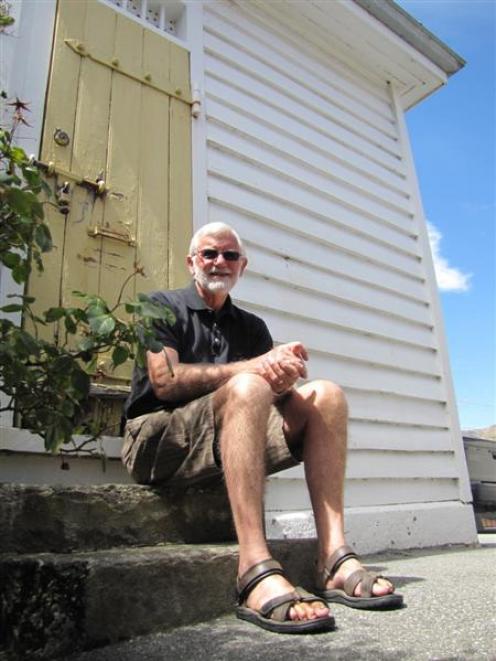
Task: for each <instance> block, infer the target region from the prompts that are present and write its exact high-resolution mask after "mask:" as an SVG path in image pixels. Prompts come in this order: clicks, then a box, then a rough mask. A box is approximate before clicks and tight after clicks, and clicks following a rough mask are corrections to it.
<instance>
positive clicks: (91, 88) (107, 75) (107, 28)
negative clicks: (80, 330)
mask: <svg viewBox="0 0 496 661" xmlns="http://www.w3.org/2000/svg"><path fill="white" fill-rule="evenodd" d="M115 23H116V15H115V12H114V11H112V10H111V9H110V8H108V7H105V6H103V5H101V4H99V3H93V4H92V5H91V6H90V9H89V11H88V13H87V16H86V25H85V36H84V43H85V47H86V49H87V51H88V52H89V53H91V54H92V55H94V56H97V57H99V58H101V59H103V60H106V61H108V60H110V57H111V55H112V51H113V43H114V37H115ZM111 78H112V71H111V69H109V68H108V67H105V66H103V65H101V64H98V63H96V62H93V61H92V60H90V59H89V58H84V59H83V61H82V65H81V73H80V79H79V92H78V98H77V107H76V121H75V129H74V149H73V159H72V168H73V171H74V172H77V173H79V174H81V175H83V176H86V177H88V178H90V179H92V180H95V179H96V178H97V176H98V175H99V174H100V173H101V172H103V176H104V178H105V175H106V163H107V142H108V141H107V136H108V125H109V108H110V90H111ZM103 206H104V201H103V198H101V197H97V196H96V195H95V193H94V192H93V191H92V190H89V189H87V188H82V187H80V186H76V187H75V188H74V192H73V195H72V201H71V213H70V215H69V217H68V227H67V232H68V236H67V241H66V248H65V251H64V269H63V278H62V289H63V297H64V303H65V304H72V303H74V300H73V295H72V292H73V291H74V290H75V289H79V290H82V291H84V292H88V293H97V292H98V290H99V280H100V262H101V250H102V239H101V238H100V237H90V236H89V235H88V229H89V228H90V227H94V226H96V225H99V224H101V222H102V219H103Z"/></svg>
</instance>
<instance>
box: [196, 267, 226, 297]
mask: <svg viewBox="0 0 496 661" xmlns="http://www.w3.org/2000/svg"><path fill="white" fill-rule="evenodd" d="M193 277H194V279H195V280H196V282H197V283H198V284H199V285H200V287H202V289H205V290H206V291H209V292H211V293H212V294H214V293H216V292H226V294H228V293H229V292H230V291H231V289H232V288H233V287H234V285H235V284H236V278H235V277H234V276H232V275H231V276H228V277H225V276H224V277H223V278H221V279H219V280H218V279H217V278H215V277H214V276H212V275H211V274H209V273H208V274H207V273H205V271H202V270H201V269H200V268H199V267H198V266H196V265H195V267H194V273H193Z"/></svg>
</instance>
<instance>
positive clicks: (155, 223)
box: [136, 87, 169, 291]
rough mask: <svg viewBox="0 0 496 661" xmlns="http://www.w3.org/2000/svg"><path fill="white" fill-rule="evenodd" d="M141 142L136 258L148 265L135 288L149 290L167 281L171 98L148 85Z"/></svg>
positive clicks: (159, 287)
mask: <svg viewBox="0 0 496 661" xmlns="http://www.w3.org/2000/svg"><path fill="white" fill-rule="evenodd" d="M140 142H141V168H140V184H141V185H140V198H139V223H138V236H137V238H138V253H137V258H138V262H139V263H140V265H142V266H144V268H145V273H146V276H147V280H146V281H144V282H143V281H141V280H138V281H137V282H136V288H137V289H138V290H139V291H143V290H145V291H150V290H155V289H164V288H165V287H167V285H168V277H167V275H168V269H167V259H168V241H169V226H168V225H169V205H168V199H169V190H168V187H169V178H168V166H169V98H168V97H167V96H165V95H164V94H160V93H159V92H156V91H155V90H153V89H151V88H146V87H143V108H142V114H141V141H140Z"/></svg>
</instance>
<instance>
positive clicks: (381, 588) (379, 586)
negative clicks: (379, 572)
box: [372, 578, 394, 597]
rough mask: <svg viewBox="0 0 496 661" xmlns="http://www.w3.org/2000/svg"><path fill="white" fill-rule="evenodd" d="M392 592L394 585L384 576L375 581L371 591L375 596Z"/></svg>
mask: <svg viewBox="0 0 496 661" xmlns="http://www.w3.org/2000/svg"><path fill="white" fill-rule="evenodd" d="M392 592H394V585H393V584H392V583H391V581H388V580H387V579H385V578H379V579H378V580H377V581H376V582H375V583H374V587H373V588H372V593H373V594H375V596H376V597H383V596H384V595H386V594H391V593H392Z"/></svg>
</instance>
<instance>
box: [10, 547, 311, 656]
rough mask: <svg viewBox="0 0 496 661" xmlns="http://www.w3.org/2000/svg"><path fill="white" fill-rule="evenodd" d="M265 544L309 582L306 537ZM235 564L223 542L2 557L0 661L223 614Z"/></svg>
mask: <svg viewBox="0 0 496 661" xmlns="http://www.w3.org/2000/svg"><path fill="white" fill-rule="evenodd" d="M271 547H272V549H271V550H272V553H273V555H274V557H276V558H278V559H279V560H281V561H282V562H283V563H284V566H285V567H286V569H287V571H288V574H289V576H290V577H291V578H292V579H293V580H294V581H295V582H297V583H299V584H301V583H303V584H306V585H308V584H309V583H310V581H311V575H310V574H311V567H312V562H313V558H314V552H315V548H314V542H313V541H312V540H298V541H291V542H289V541H276V542H273V543H272V544H271ZM236 564H237V547H236V546H235V545H233V544H224V545H222V544H217V545H216V544H209V545H197V546H194V545H172V544H165V545H159V546H154V547H141V548H125V549H122V548H121V549H107V550H99V551H93V552H83V553H80V552H78V553H69V554H60V553H58V554H57V553H40V554H2V555H0V585H1V586H2V595H1V602H2V609H1V621H0V631H1V632H2V634H1V640H0V649H3V652H0V659H27V658H29V659H56V658H65V657H66V656H67V655H68V654H69V653H72V652H75V651H78V650H84V649H91V648H94V647H97V646H101V645H106V644H110V643H115V642H116V641H118V640H122V639H129V638H132V637H134V636H138V635H142V634H147V633H151V632H154V631H161V630H165V629H168V628H171V627H177V626H182V625H187V624H191V623H193V622H201V621H205V620H209V619H211V618H213V617H216V616H218V615H221V614H223V613H227V612H229V611H230V610H231V609H232V607H233V604H234V585H235V577H236ZM2 654H3V656H2Z"/></svg>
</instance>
